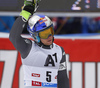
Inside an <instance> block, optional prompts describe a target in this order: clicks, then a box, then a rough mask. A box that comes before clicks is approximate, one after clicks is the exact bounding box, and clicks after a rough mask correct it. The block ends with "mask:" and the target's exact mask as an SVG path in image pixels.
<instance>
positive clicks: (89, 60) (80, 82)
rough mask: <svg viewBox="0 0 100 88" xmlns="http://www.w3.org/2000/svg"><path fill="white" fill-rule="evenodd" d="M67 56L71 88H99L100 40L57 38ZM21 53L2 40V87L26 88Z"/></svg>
mask: <svg viewBox="0 0 100 88" xmlns="http://www.w3.org/2000/svg"><path fill="white" fill-rule="evenodd" d="M54 42H55V43H56V44H58V45H60V46H62V47H63V48H64V50H65V53H66V59H67V69H68V76H69V80H70V88H100V53H99V52H100V39H86V38H82V39H78V38H76V39H71V38H55V40H54ZM23 87H24V81H23V68H22V63H21V58H20V53H19V52H18V51H17V50H16V49H15V48H14V46H13V45H12V43H11V42H10V41H9V39H8V37H7V38H5V37H4V38H3V37H1V38H0V88H23Z"/></svg>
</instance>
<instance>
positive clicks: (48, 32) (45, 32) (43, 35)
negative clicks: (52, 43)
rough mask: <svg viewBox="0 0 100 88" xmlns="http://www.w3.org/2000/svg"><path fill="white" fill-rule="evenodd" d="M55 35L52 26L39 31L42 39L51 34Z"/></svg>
mask: <svg viewBox="0 0 100 88" xmlns="http://www.w3.org/2000/svg"><path fill="white" fill-rule="evenodd" d="M53 35H54V29H53V27H50V28H48V29H46V30H43V31H41V32H39V37H40V38H42V39H47V38H48V37H49V36H53Z"/></svg>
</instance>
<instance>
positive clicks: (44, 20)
mask: <svg viewBox="0 0 100 88" xmlns="http://www.w3.org/2000/svg"><path fill="white" fill-rule="evenodd" d="M41 20H42V22H40V21H41ZM46 21H47V19H45V18H40V19H39V23H40V24H42V23H44V22H46Z"/></svg>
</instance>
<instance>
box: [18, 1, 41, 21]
mask: <svg viewBox="0 0 100 88" xmlns="http://www.w3.org/2000/svg"><path fill="white" fill-rule="evenodd" d="M39 1H40V0H24V6H23V7H22V11H21V13H20V16H22V17H23V18H24V19H25V20H26V21H27V20H28V18H29V17H30V16H31V15H33V13H35V12H36V10H37V8H38V7H39V5H38V3H39Z"/></svg>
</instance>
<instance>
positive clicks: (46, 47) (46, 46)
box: [35, 41, 53, 49]
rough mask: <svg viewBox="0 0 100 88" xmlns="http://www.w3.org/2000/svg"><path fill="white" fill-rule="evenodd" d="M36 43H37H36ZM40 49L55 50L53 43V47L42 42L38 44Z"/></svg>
mask: <svg viewBox="0 0 100 88" xmlns="http://www.w3.org/2000/svg"><path fill="white" fill-rule="evenodd" d="M35 43H36V42H35ZM36 44H37V45H38V46H39V47H42V48H44V49H52V48H53V43H52V44H51V45H44V44H43V43H42V42H41V41H40V43H36Z"/></svg>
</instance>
